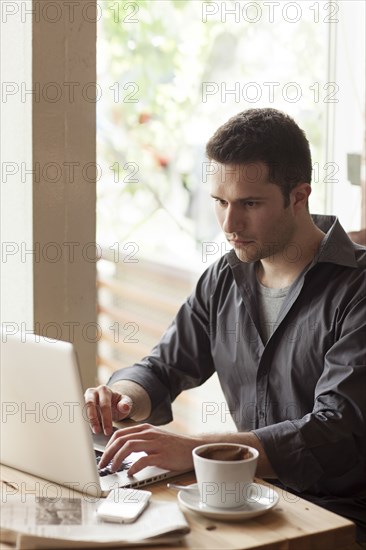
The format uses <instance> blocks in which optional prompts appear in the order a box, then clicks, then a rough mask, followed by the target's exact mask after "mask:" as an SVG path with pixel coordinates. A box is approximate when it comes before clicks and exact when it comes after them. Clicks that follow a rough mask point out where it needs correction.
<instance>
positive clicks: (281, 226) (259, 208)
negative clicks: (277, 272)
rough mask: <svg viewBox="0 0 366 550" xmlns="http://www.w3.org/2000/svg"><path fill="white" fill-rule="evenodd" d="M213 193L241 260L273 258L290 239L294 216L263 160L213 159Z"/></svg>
mask: <svg viewBox="0 0 366 550" xmlns="http://www.w3.org/2000/svg"><path fill="white" fill-rule="evenodd" d="M213 165H214V167H215V169H216V168H218V170H217V171H216V173H215V174H213V175H212V176H211V196H212V197H213V198H214V199H215V211H216V216H217V219H218V221H219V224H220V226H221V228H222V230H223V231H224V233H225V236H226V238H227V239H228V241H229V242H230V244H231V245H232V246H233V248H234V250H235V253H236V255H237V257H238V258H239V260H241V261H242V262H254V261H257V260H260V259H264V258H273V257H274V256H275V255H276V254H278V253H281V252H282V251H283V250H284V249H285V247H286V246H287V245H288V244H289V243H290V242H291V239H292V237H293V234H294V232H295V227H296V226H295V218H294V214H293V211H292V208H291V204H290V206H289V207H287V208H285V207H284V197H283V194H282V192H281V189H280V188H279V186H278V185H275V184H273V183H268V168H267V166H266V165H265V164H263V163H261V162H256V163H250V164H240V165H232V164H231V165H224V164H219V163H213Z"/></svg>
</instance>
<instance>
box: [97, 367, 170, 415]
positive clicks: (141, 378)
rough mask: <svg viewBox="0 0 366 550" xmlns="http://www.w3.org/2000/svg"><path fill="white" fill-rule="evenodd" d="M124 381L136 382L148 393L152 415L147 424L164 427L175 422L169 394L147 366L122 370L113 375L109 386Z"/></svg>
mask: <svg viewBox="0 0 366 550" xmlns="http://www.w3.org/2000/svg"><path fill="white" fill-rule="evenodd" d="M122 380H129V381H131V382H135V383H136V384H139V385H140V386H142V387H143V388H144V390H145V391H146V392H147V393H148V395H149V397H150V401H151V410H152V413H151V415H150V416H149V418H146V422H149V423H151V424H155V425H162V424H167V423H168V422H171V421H172V420H173V414H172V406H171V400H170V397H169V394H167V390H166V388H165V386H163V384H162V383H161V382H160V381H159V380H158V378H157V377H156V376H155V375H154V374H153V373H152V372H150V369H149V368H148V367H147V366H143V365H134V366H132V367H126V368H124V369H120V370H118V371H116V372H114V373H113V374H112V376H111V377H110V379H109V380H108V382H107V385H108V386H111V385H112V384H114V383H115V382H120V381H122Z"/></svg>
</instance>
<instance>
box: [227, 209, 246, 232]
mask: <svg viewBox="0 0 366 550" xmlns="http://www.w3.org/2000/svg"><path fill="white" fill-rule="evenodd" d="M244 225H245V223H244V219H243V214H242V212H239V211H238V210H237V209H236V208H235V206H233V205H229V206H228V207H227V208H226V210H225V214H224V218H223V223H222V229H223V231H224V232H225V233H226V234H228V233H240V232H241V231H242V230H243V228H244Z"/></svg>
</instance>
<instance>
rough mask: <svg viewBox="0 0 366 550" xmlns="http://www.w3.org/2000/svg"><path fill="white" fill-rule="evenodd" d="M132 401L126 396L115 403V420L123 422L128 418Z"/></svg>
mask: <svg viewBox="0 0 366 550" xmlns="http://www.w3.org/2000/svg"><path fill="white" fill-rule="evenodd" d="M132 405H133V401H132V399H131V398H130V397H128V395H123V396H122V397H121V399H120V400H119V401H118V402H117V403H116V411H117V415H116V420H123V419H124V418H128V417H129V416H130V414H131V410H132Z"/></svg>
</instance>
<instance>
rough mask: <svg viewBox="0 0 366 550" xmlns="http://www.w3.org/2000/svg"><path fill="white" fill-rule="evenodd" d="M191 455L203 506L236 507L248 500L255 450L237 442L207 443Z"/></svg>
mask: <svg viewBox="0 0 366 550" xmlns="http://www.w3.org/2000/svg"><path fill="white" fill-rule="evenodd" d="M192 455H193V463H194V469H195V473H196V478H197V484H198V490H199V493H200V497H201V502H202V504H204V505H207V506H212V507H213V508H237V507H239V506H243V505H244V504H246V503H247V502H248V501H250V499H251V484H252V483H253V479H254V475H255V471H256V468H257V462H258V455H259V453H258V451H257V449H254V448H253V447H249V446H248V445H241V444H237V443H208V444H206V445H200V446H199V447H196V448H195V449H193V451H192ZM248 456H249V457H248ZM211 457H214V458H211ZM216 457H220V459H217V458H216ZM241 457H243V458H241ZM245 457H248V458H245ZM227 458H229V459H227Z"/></svg>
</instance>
